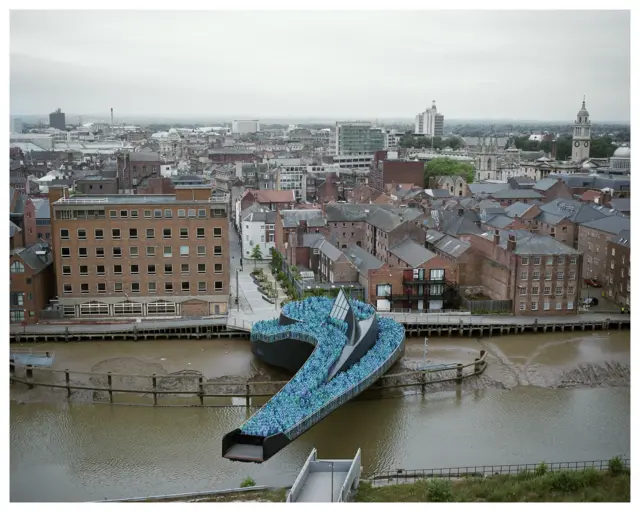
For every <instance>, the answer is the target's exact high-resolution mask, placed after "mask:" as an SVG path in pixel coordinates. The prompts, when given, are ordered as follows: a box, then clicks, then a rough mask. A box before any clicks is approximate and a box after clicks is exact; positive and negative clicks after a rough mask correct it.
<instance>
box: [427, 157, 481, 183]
mask: <svg viewBox="0 0 640 512" xmlns="http://www.w3.org/2000/svg"><path fill="white" fill-rule="evenodd" d="M439 176H462V178H464V180H465V181H466V182H467V183H473V177H474V170H473V165H471V164H470V163H468V162H459V161H457V160H452V159H451V158H447V157H441V158H434V159H433V160H430V161H429V162H427V165H425V167H424V186H425V187H427V188H428V187H429V178H437V177H439Z"/></svg>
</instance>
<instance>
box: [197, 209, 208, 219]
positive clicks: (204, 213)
mask: <svg viewBox="0 0 640 512" xmlns="http://www.w3.org/2000/svg"><path fill="white" fill-rule="evenodd" d="M206 216H207V210H205V209H204V208H199V209H198V217H200V218H201V219H203V218H206Z"/></svg>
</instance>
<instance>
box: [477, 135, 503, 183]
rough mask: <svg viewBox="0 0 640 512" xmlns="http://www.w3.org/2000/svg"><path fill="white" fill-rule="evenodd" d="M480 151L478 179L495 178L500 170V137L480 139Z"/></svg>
mask: <svg viewBox="0 0 640 512" xmlns="http://www.w3.org/2000/svg"><path fill="white" fill-rule="evenodd" d="M478 146H479V152H478V156H477V157H476V181H481V180H495V179H497V178H496V176H497V171H498V139H497V138H494V137H492V136H490V137H489V141H488V142H487V139H486V138H485V137H482V138H481V139H479V140H478Z"/></svg>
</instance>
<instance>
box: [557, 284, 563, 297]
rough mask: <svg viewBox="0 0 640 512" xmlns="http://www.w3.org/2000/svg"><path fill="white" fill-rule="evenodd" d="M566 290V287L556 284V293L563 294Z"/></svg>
mask: <svg viewBox="0 0 640 512" xmlns="http://www.w3.org/2000/svg"><path fill="white" fill-rule="evenodd" d="M563 292H564V287H562V286H556V295H562V294H563Z"/></svg>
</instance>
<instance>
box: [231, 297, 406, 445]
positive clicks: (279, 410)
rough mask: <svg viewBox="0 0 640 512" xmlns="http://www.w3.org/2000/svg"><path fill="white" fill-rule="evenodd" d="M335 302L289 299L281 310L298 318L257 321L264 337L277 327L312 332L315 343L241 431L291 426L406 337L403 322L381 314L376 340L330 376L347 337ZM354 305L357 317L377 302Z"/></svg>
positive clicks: (366, 371) (371, 369) (375, 365)
mask: <svg viewBox="0 0 640 512" xmlns="http://www.w3.org/2000/svg"><path fill="white" fill-rule="evenodd" d="M333 303H334V301H333V300H331V299H328V298H325V297H311V298H308V299H305V300H303V301H297V302H290V303H289V304H286V305H285V306H284V308H283V313H284V314H285V315H286V316H288V317H290V318H294V319H296V320H299V322H298V323H296V324H293V325H287V326H282V325H280V324H279V322H278V320H277V319H273V320H264V321H259V322H256V323H255V324H254V326H253V332H255V333H259V335H260V336H261V338H262V339H265V338H268V337H269V336H273V335H277V334H279V333H288V332H290V333H294V334H295V333H300V334H305V335H307V336H310V337H312V338H314V339H315V340H316V348H315V350H314V351H313V353H312V354H311V356H310V357H309V359H307V361H306V362H305V364H304V365H303V366H302V368H301V369H300V370H299V371H298V372H297V373H296V375H295V376H294V377H293V378H292V379H291V380H290V381H289V382H288V383H287V384H286V386H285V387H284V388H282V390H280V392H279V393H278V394H276V395H275V396H274V397H273V398H272V399H271V400H269V402H267V404H266V405H265V406H264V407H262V408H261V409H260V410H259V411H258V412H256V414H254V415H253V416H252V417H251V418H250V419H249V420H248V421H247V422H246V423H245V424H244V425H243V426H242V427H241V430H242V432H243V433H245V434H251V435H258V436H265V437H266V436H270V435H273V434H277V433H280V432H287V431H288V430H289V429H291V428H292V427H293V426H295V425H296V424H298V423H299V422H300V421H301V420H303V419H304V418H306V417H308V416H310V415H311V414H313V413H315V412H317V411H319V410H320V409H322V408H323V407H324V406H325V405H326V404H327V403H328V402H330V401H331V400H332V399H334V398H335V397H337V396H340V395H341V394H343V393H344V392H346V391H347V390H348V389H350V388H352V387H354V386H356V385H358V384H359V383H361V382H362V381H364V380H365V379H366V378H367V377H368V376H369V375H371V373H372V372H374V371H375V370H377V369H378V368H380V367H381V366H382V365H383V364H384V363H385V361H387V360H388V358H389V356H390V355H391V354H392V353H393V352H394V350H395V349H396V348H397V347H398V346H399V345H400V344H401V343H402V340H403V338H404V328H403V327H402V325H401V324H398V323H397V322H395V321H393V320H391V319H389V318H382V317H380V318H378V325H379V330H378V339H377V341H376V344H375V345H374V346H373V347H372V348H371V349H370V350H369V351H368V352H367V353H366V354H365V355H364V356H363V357H362V359H361V360H360V361H359V362H357V363H356V364H354V365H353V366H351V367H350V368H349V369H348V370H346V371H343V372H340V373H338V374H337V375H336V376H335V377H334V378H332V379H331V380H330V381H327V377H328V373H329V370H330V369H331V366H332V365H333V364H334V363H335V362H336V361H337V360H338V358H339V357H340V354H341V353H342V349H343V348H344V346H345V344H346V342H347V337H346V331H347V324H346V322H344V321H341V320H336V319H334V318H331V317H330V316H329V313H330V312H331V308H332V306H333ZM351 306H352V308H353V310H354V312H355V315H356V318H357V319H358V320H364V319H366V318H368V317H370V316H371V315H373V314H375V310H374V309H373V307H371V306H370V305H368V304H365V303H363V302H359V301H355V300H353V301H351Z"/></svg>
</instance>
